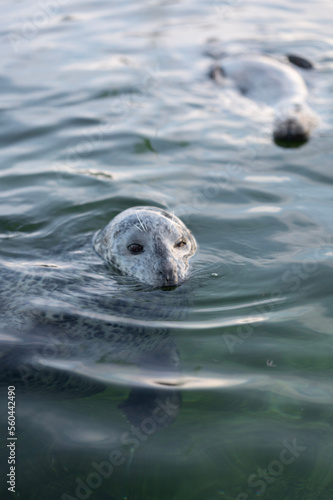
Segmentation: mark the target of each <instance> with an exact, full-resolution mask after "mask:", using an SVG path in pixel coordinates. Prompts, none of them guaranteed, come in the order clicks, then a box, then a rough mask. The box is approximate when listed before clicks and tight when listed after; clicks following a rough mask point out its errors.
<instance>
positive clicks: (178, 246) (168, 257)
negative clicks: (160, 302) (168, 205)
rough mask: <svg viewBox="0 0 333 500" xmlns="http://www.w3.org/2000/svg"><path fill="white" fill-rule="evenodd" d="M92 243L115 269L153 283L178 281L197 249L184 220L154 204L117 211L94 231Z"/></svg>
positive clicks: (168, 284) (173, 283) (184, 276)
mask: <svg viewBox="0 0 333 500" xmlns="http://www.w3.org/2000/svg"><path fill="white" fill-rule="evenodd" d="M93 245H94V248H95V250H96V252H97V253H98V255H99V256H100V257H102V258H103V259H104V260H105V261H106V262H108V263H109V264H111V265H113V266H114V267H116V268H117V269H118V270H119V271H121V272H122V273H124V274H127V275H130V276H134V277H135V278H137V279H138V280H139V281H141V282H142V283H145V284H147V285H151V286H154V287H173V286H177V285H180V284H181V283H182V282H183V281H184V280H185V278H186V275H187V271H188V268H189V258H190V257H192V255H194V254H195V252H196V249H197V244H196V241H195V239H194V237H193V236H192V234H191V232H190V231H189V229H187V227H186V226H185V224H183V222H182V221H181V220H180V219H178V217H176V216H174V215H171V214H169V213H168V212H166V211H165V210H163V209H161V208H157V207H133V208H129V209H127V210H125V211H124V212H121V213H120V214H119V215H117V216H116V217H115V218H114V219H113V220H112V221H111V222H109V224H108V225H107V226H106V227H105V228H104V229H102V230H101V231H99V232H98V233H97V234H95V236H94V238H93Z"/></svg>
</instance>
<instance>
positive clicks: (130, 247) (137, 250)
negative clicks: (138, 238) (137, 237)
mask: <svg viewBox="0 0 333 500" xmlns="http://www.w3.org/2000/svg"><path fill="white" fill-rule="evenodd" d="M127 248H128V250H129V251H130V252H131V253H141V252H143V246H142V245H139V244H138V243H132V244H131V245H128V247H127Z"/></svg>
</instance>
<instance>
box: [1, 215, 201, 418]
mask: <svg viewBox="0 0 333 500" xmlns="http://www.w3.org/2000/svg"><path fill="white" fill-rule="evenodd" d="M93 244H94V248H95V250H96V252H97V254H98V255H99V256H100V257H102V258H103V259H104V260H105V261H106V262H108V263H110V264H111V265H112V266H113V267H116V268H117V269H118V270H119V271H121V273H123V274H126V275H128V276H131V277H132V278H134V281H137V280H139V281H140V282H143V283H144V284H145V285H148V286H147V287H146V288H145V289H140V288H138V287H137V285H135V284H134V286H133V285H131V286H127V287H126V284H125V285H124V286H123V287H122V285H121V284H120V285H119V284H117V285H116V286H115V285H113V288H112V286H110V289H109V290H108V288H109V285H108V282H109V281H111V280H110V277H109V273H110V269H109V267H108V266H106V265H105V263H103V262H102V261H101V259H99V258H98V257H97V256H96V254H95V253H94V252H92V251H91V252H90V254H89V255H90V257H89V255H88V257H87V258H88V261H89V260H90V259H91V260H92V261H93V262H94V260H95V261H97V265H98V266H99V267H98V271H97V272H96V273H94V272H93V271H92V270H89V273H87V276H83V277H82V279H81V281H80V282H78V281H77V280H76V276H79V275H80V272H79V271H77V274H76V275H75V276H70V279H69V280H68V281H66V280H63V274H61V275H60V274H58V275H57V274H54V275H52V276H54V277H51V278H50V279H44V280H39V279H38V276H37V277H36V274H34V272H33V271H32V272H31V275H29V273H28V272H27V273H26V274H25V275H24V279H18V278H17V276H16V271H15V269H13V268H9V270H8V269H7V270H6V269H0V281H1V282H2V284H3V286H1V292H0V299H3V300H1V307H0V318H1V320H2V324H3V325H4V330H5V331H6V332H8V338H9V341H8V342H7V341H2V342H1V345H0V359H1V365H2V370H1V375H0V382H1V385H2V386H3V387H4V389H6V387H7V385H8V383H10V384H14V385H17V386H20V387H21V389H26V390H28V391H39V392H40V391H43V390H44V391H45V390H46V391H47V392H49V393H50V394H56V393H57V394H59V393H60V395H61V396H62V397H63V396H65V397H66V393H68V395H69V396H70V397H72V396H78V397H81V396H82V395H84V396H86V395H89V394H94V393H95V392H100V391H102V390H104V388H105V387H106V385H107V384H108V383H110V381H111V382H112V380H113V378H112V377H113V375H112V374H116V373H117V366H120V365H123V364H124V363H125V364H126V365H127V364H129V365H131V364H134V365H136V366H139V367H140V368H141V369H143V370H144V371H145V370H148V371H149V370H150V372H151V376H152V377H153V378H154V379H158V377H159V376H161V375H163V374H165V373H170V374H171V375H172V373H174V374H179V370H180V360H179V354H178V351H177V349H176V346H175V343H174V340H173V338H172V335H171V334H170V330H169V328H168V322H170V321H173V320H179V319H180V318H181V317H182V314H183V312H184V310H186V304H187V303H188V296H187V295H188V293H187V291H186V290H184V293H183V292H182V290H178V289H177V293H176V292H175V291H174V290H173V291H171V292H169V291H167V290H164V287H167V288H174V287H175V286H177V285H180V284H181V283H182V282H183V281H184V280H185V279H186V276H187V271H188V269H189V259H190V257H191V256H192V255H194V253H195V251H196V242H195V239H194V237H193V236H192V234H191V232H190V231H189V230H188V229H187V227H186V226H185V225H184V224H183V223H182V222H181V221H180V220H179V219H178V218H177V217H175V216H174V215H171V214H169V213H168V212H166V211H165V210H162V209H160V208H155V207H135V208H131V209H128V210H125V211H124V212H122V213H120V214H119V215H117V216H116V217H115V218H114V219H113V220H112V221H111V222H110V223H109V224H108V225H107V226H106V227H105V229H103V230H101V231H100V232H98V233H97V234H96V235H95V237H94V238H93ZM90 248H91V247H90ZM87 251H88V250H87ZM74 254H78V255H79V254H80V251H78V252H77V251H75V252H74ZM94 265H95V266H96V263H95V264H94ZM65 268H66V266H65ZM68 268H69V269H71V266H68ZM92 269H93V268H92ZM52 272H53V273H55V271H52ZM60 276H61V279H59V278H60ZM15 279H16V281H17V285H18V286H15ZM61 280H63V281H61ZM101 281H102V283H101ZM59 283H60V284H59ZM102 284H103V287H101V285H102ZM104 284H105V285H106V286H104ZM156 288H159V289H157V290H156ZM13 290H14V292H13ZM10 291H11V293H10ZM106 291H109V293H106ZM117 291H118V293H117ZM16 294H17V295H18V297H16ZM63 297H65V300H63V299H62V298H63ZM67 299H68V302H67ZM66 302H67V303H66ZM23 304H24V306H23ZM15 316H16V317H15ZM13 339H15V340H14V341H13ZM90 369H91V370H90ZM89 373H90V374H92V376H89ZM108 373H110V377H111V378H110V379H109V378H108V377H109V375H108ZM86 374H87V375H86ZM94 374H95V375H96V374H97V377H95V376H94ZM104 374H107V375H106V376H104ZM129 380H130V378H129ZM108 381H109V382H108ZM148 386H149V387H139V388H137V387H134V388H132V390H131V393H130V396H129V398H128V399H127V400H126V401H125V402H124V403H122V404H121V405H120V407H121V409H122V411H123V412H124V413H125V415H126V416H127V418H128V420H129V421H131V422H138V420H140V419H141V418H142V419H143V418H144V417H145V416H149V415H150V414H151V413H152V412H153V411H154V409H155V406H156V405H155V401H156V398H159V400H160V401H162V402H163V401H164V402H165V401H173V404H174V406H175V407H176V406H177V404H178V407H179V404H180V397H179V394H178V391H177V390H176V389H175V388H170V390H166V389H165V388H163V390H161V388H160V386H159V385H154V384H152V383H150V384H148ZM175 416H176V414H173V415H172V417H170V419H168V420H166V421H164V422H163V425H162V424H161V425H162V426H165V425H168V424H169V423H170V422H171V421H172V420H173V419H174V418H175Z"/></svg>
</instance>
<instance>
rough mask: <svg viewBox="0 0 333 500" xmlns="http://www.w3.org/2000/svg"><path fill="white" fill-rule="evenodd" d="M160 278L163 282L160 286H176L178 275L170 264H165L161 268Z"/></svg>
mask: <svg viewBox="0 0 333 500" xmlns="http://www.w3.org/2000/svg"><path fill="white" fill-rule="evenodd" d="M160 276H161V278H162V280H163V283H162V286H176V285H178V275H177V272H176V270H175V268H174V266H173V265H172V263H167V264H165V265H164V266H163V267H162V268H161V270H160Z"/></svg>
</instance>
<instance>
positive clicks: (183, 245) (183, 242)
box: [175, 240, 186, 248]
mask: <svg viewBox="0 0 333 500" xmlns="http://www.w3.org/2000/svg"><path fill="white" fill-rule="evenodd" d="M185 246H186V241H185V240H181V241H179V242H178V243H176V245H175V247H176V248H182V247H185Z"/></svg>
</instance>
